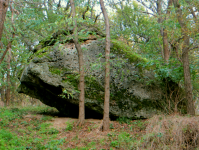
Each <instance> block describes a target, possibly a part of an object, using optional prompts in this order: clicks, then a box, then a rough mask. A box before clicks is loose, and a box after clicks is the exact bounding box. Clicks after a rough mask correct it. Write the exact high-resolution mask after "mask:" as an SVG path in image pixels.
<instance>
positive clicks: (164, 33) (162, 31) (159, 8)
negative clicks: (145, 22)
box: [157, 0, 172, 63]
mask: <svg viewBox="0 0 199 150" xmlns="http://www.w3.org/2000/svg"><path fill="white" fill-rule="evenodd" d="M171 4H172V0H169V2H168V7H167V13H166V14H167V15H169V14H170V6H171ZM157 13H158V15H159V18H158V23H160V24H161V23H162V22H163V18H162V16H161V15H162V0H158V1H157ZM166 19H167V18H165V20H166ZM160 34H161V35H162V40H163V51H164V56H163V58H164V60H165V62H166V63H167V62H168V60H169V57H170V52H169V43H168V36H167V30H166V29H165V28H163V27H161V28H160Z"/></svg>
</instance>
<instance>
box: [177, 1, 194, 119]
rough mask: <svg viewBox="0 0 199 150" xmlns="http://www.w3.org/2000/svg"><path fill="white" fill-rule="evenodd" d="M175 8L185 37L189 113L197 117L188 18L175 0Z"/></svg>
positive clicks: (184, 48)
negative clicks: (190, 58)
mask: <svg viewBox="0 0 199 150" xmlns="http://www.w3.org/2000/svg"><path fill="white" fill-rule="evenodd" d="M173 4H174V7H175V8H176V16H177V18H178V22H179V24H180V26H181V32H182V35H183V41H184V43H183V48H182V62H183V69H184V86H185V92H186V99H187V113H188V114H190V115H195V107H194V101H193V96H192V84H191V74H190V67H189V44H190V43H189V42H190V37H189V35H188V33H189V32H188V28H187V26H186V23H185V21H186V18H184V17H183V14H182V10H181V8H180V4H179V1H178V0H173Z"/></svg>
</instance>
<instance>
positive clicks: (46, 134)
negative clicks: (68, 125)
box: [0, 107, 65, 150]
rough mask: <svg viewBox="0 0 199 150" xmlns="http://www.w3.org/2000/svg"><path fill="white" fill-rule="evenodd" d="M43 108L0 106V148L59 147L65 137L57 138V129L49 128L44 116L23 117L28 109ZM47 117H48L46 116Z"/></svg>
mask: <svg viewBox="0 0 199 150" xmlns="http://www.w3.org/2000/svg"><path fill="white" fill-rule="evenodd" d="M44 109H46V107H45V108H44V107H43V108H41V107H40V108H34V109H33V108H32V107H31V108H25V109H18V108H11V109H7V108H1V109H0V112H1V113H0V128H1V129H0V149H2V150H3V149H8V150H12V149H16V150H18V149H19V150H20V149H28V148H30V149H57V150H58V149H60V148H59V147H60V146H61V145H63V143H65V138H59V139H57V138H56V137H57V134H58V133H59V131H58V130H57V129H55V128H50V127H49V126H50V124H49V123H46V122H45V121H47V120H49V119H44V118H45V117H43V118H41V119H39V120H37V119H28V120H27V119H24V115H26V114H27V112H30V111H34V112H35V111H37V112H41V110H44ZM46 118H49V117H46Z"/></svg>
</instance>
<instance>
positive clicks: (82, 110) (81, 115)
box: [70, 0, 85, 126]
mask: <svg viewBox="0 0 199 150" xmlns="http://www.w3.org/2000/svg"><path fill="white" fill-rule="evenodd" d="M70 4H71V9H72V17H73V23H74V29H73V34H74V40H73V41H74V43H75V47H76V49H77V53H78V59H79V73H80V81H79V90H80V95H79V121H78V124H79V126H81V125H82V124H84V120H85V108H84V97H85V96H84V95H85V93H84V60H83V52H82V49H81V46H80V44H79V42H78V33H77V20H76V18H75V16H76V13H75V5H74V2H73V0H70Z"/></svg>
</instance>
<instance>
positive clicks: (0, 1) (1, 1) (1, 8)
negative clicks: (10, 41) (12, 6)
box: [0, 0, 9, 41]
mask: <svg viewBox="0 0 199 150" xmlns="http://www.w3.org/2000/svg"><path fill="white" fill-rule="evenodd" d="M8 5H9V0H0V41H1V37H2V34H3V27H4V21H5V17H6V12H7V9H8Z"/></svg>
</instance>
